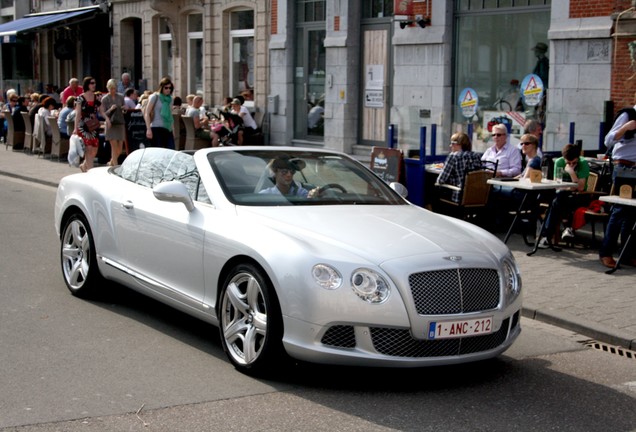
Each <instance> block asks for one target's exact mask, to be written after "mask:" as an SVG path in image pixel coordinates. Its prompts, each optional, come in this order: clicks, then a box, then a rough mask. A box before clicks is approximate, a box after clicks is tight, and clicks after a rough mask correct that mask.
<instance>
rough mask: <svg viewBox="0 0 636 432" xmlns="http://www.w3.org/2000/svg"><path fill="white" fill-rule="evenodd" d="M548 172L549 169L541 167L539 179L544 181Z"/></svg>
mask: <svg viewBox="0 0 636 432" xmlns="http://www.w3.org/2000/svg"><path fill="white" fill-rule="evenodd" d="M548 171H549V167H547V166H543V167H541V178H542V179H544V180H547V179H548Z"/></svg>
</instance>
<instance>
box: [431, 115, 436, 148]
mask: <svg viewBox="0 0 636 432" xmlns="http://www.w3.org/2000/svg"><path fill="white" fill-rule="evenodd" d="M436 142H437V124H435V123H433V124H432V125H431V156H435V143H436Z"/></svg>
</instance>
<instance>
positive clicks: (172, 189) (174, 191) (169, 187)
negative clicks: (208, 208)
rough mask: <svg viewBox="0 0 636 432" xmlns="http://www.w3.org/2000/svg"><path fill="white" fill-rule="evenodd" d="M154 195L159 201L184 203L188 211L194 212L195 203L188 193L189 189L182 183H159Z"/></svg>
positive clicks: (153, 190) (154, 189) (153, 191)
mask: <svg viewBox="0 0 636 432" xmlns="http://www.w3.org/2000/svg"><path fill="white" fill-rule="evenodd" d="M152 193H153V194H154V195H155V198H157V199H158V200H159V201H167V202H179V203H183V205H185V206H186V208H187V209H188V211H190V212H191V211H192V210H194V202H193V201H192V197H191V196H190V193H189V192H188V188H186V187H185V185H184V184H183V183H181V182H180V181H176V180H174V181H169V182H163V183H159V184H158V185H157V186H155V187H154V188H153V189H152Z"/></svg>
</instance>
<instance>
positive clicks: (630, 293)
mask: <svg viewBox="0 0 636 432" xmlns="http://www.w3.org/2000/svg"><path fill="white" fill-rule="evenodd" d="M78 172H80V171H79V168H75V167H71V166H69V164H68V163H67V162H66V161H65V160H62V161H56V160H54V161H52V160H50V159H45V158H42V157H38V156H37V155H30V154H27V153H24V152H22V151H15V152H14V151H12V150H11V148H9V149H8V150H4V149H2V148H0V175H7V176H11V177H16V178H22V179H24V180H29V181H34V182H38V183H41V184H47V185H51V186H56V185H57V184H58V183H59V181H60V179H62V177H64V176H66V175H69V174H75V173H78ZM581 231H583V230H581ZM496 235H498V236H499V237H500V238H503V237H504V233H496ZM600 235H601V236H602V233H601V234H600ZM508 246H509V247H510V249H511V250H512V252H513V255H514V256H515V259H516V260H517V263H518V264H519V267H520V269H521V274H522V278H523V289H524V311H523V314H524V316H526V317H529V318H534V319H538V320H542V321H545V322H548V323H551V324H555V325H558V326H561V327H564V328H567V329H569V330H572V331H576V332H579V333H581V334H583V335H586V336H588V337H590V338H594V339H597V340H599V341H601V342H605V343H608V344H614V345H620V346H622V347H624V348H627V349H632V350H636V267H630V266H623V267H622V268H621V269H619V270H618V271H617V272H615V273H614V274H611V275H607V274H605V270H606V268H605V267H603V266H602V265H601V264H600V263H599V261H598V249H597V248H583V247H578V246H576V247H574V248H564V249H563V251H562V252H554V251H551V250H543V249H540V250H539V251H537V253H536V254H534V255H533V256H530V257H529V256H527V255H526V254H527V252H529V251H530V248H528V247H527V246H526V245H525V244H524V243H523V240H522V238H521V236H520V235H516V234H514V235H512V236H511V237H510V240H509V241H508Z"/></svg>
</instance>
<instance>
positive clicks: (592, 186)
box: [583, 172, 614, 243]
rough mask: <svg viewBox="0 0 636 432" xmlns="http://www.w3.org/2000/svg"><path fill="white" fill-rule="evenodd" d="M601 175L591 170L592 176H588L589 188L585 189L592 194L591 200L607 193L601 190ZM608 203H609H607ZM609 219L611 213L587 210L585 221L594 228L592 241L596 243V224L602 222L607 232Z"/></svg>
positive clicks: (611, 193)
mask: <svg viewBox="0 0 636 432" xmlns="http://www.w3.org/2000/svg"><path fill="white" fill-rule="evenodd" d="M598 179H599V175H598V174H596V173H593V172H591V173H590V176H589V177H588V178H587V189H586V190H585V192H583V193H586V194H589V195H590V196H591V200H596V199H598V197H599V196H601V195H605V193H604V192H603V191H601V190H600V187H599V181H598ZM613 189H614V188H613V187H612V190H611V191H610V195H613V192H614V190H613ZM606 204H607V203H606ZM608 220H609V213H607V212H606V211H603V210H601V211H600V212H595V211H592V210H586V211H585V221H586V222H589V224H590V228H591V229H592V241H593V242H594V243H596V224H597V223H599V222H600V223H601V224H602V225H603V232H605V228H606V227H607V221H608Z"/></svg>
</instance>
